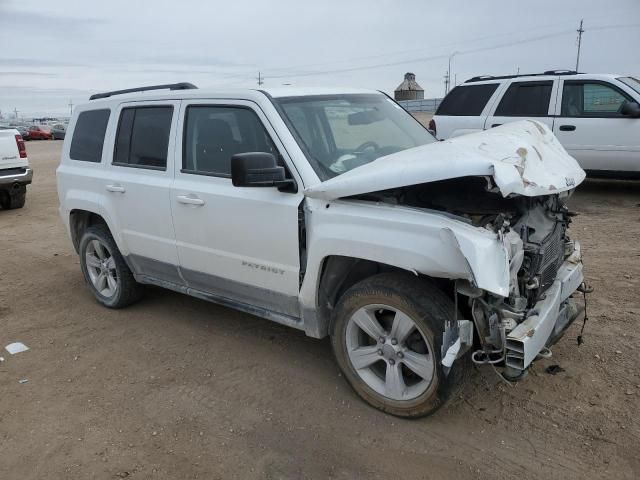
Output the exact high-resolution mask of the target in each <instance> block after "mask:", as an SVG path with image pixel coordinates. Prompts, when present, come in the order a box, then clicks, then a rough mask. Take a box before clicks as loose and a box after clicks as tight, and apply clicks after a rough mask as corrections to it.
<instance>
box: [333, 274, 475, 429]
mask: <svg viewBox="0 0 640 480" xmlns="http://www.w3.org/2000/svg"><path fill="white" fill-rule="evenodd" d="M454 308H455V306H454V304H453V302H452V301H451V300H450V299H449V298H448V297H447V296H446V295H445V294H444V293H443V292H442V291H441V290H440V289H438V288H437V287H436V286H435V285H434V284H432V283H431V282H429V281H426V280H424V279H420V278H416V277H413V276H410V275H408V274H403V273H383V274H379V275H375V276H373V277H370V278H367V279H365V280H363V281H361V282H359V283H357V284H356V285H354V286H353V287H351V288H350V289H349V290H347V291H346V292H345V293H344V295H343V296H342V297H341V298H340V301H339V302H338V305H337V307H336V312H335V321H334V323H333V326H332V334H331V343H332V346H333V351H334V354H335V356H336V360H337V362H338V365H339V367H340V369H341V370H342V372H343V374H344V376H345V378H346V380H347V381H348V382H349V384H350V385H351V386H352V387H353V389H354V390H355V391H356V393H357V394H358V395H359V396H360V397H361V398H362V399H363V400H365V401H366V402H367V403H369V404H370V405H372V406H374V407H375V408H377V409H379V410H382V411H384V412H387V413H390V414H392V415H396V416H399V417H408V418H415V417H422V416H425V415H430V414H432V413H433V412H435V411H436V410H437V409H438V408H440V407H441V406H442V405H444V404H445V403H446V401H447V400H448V399H449V398H450V397H451V396H452V395H453V394H455V393H456V392H457V390H458V388H459V387H460V386H461V385H462V384H463V383H464V380H465V379H466V376H467V375H468V373H469V372H470V361H469V360H470V357H469V355H465V356H463V357H462V358H459V359H458V360H456V361H455V362H454V364H453V366H452V367H451V369H450V370H449V372H448V374H445V370H444V368H443V366H442V363H441V348H442V336H443V333H444V328H445V324H446V322H447V321H450V320H453V319H454ZM363 327H364V328H363ZM375 337H379V338H377V339H376V338H375ZM396 337H397V338H396Z"/></svg>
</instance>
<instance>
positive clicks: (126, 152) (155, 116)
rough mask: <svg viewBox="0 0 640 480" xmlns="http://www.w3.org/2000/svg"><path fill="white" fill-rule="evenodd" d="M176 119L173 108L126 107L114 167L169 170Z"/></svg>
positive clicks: (120, 126) (119, 127)
mask: <svg viewBox="0 0 640 480" xmlns="http://www.w3.org/2000/svg"><path fill="white" fill-rule="evenodd" d="M172 117H173V107H170V106H168V107H165V106H163V107H136V108H124V109H123V110H122V113H120V122H119V124H118V133H117V135H116V146H115V152H114V154H113V164H114V165H121V166H129V167H140V168H152V169H157V170H166V169H167V151H168V149H169V132H170V131H171V119H172Z"/></svg>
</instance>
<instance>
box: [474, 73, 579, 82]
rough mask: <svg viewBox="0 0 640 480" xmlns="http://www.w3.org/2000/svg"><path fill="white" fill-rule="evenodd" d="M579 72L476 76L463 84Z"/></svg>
mask: <svg viewBox="0 0 640 480" xmlns="http://www.w3.org/2000/svg"><path fill="white" fill-rule="evenodd" d="M578 73H581V72H576V71H575V70H547V71H545V72H543V73H520V74H518V75H498V76H493V75H478V76H477V77H473V78H470V79H469V80H467V81H465V82H464V83H472V82H482V81H483V80H507V79H509V78H520V77H540V76H543V75H577V74H578Z"/></svg>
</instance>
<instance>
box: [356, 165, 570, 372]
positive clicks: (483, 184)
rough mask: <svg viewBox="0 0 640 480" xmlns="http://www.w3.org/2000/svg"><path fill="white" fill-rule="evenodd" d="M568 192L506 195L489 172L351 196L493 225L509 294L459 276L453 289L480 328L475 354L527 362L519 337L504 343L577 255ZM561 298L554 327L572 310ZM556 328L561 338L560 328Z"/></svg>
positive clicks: (482, 359)
mask: <svg viewBox="0 0 640 480" xmlns="http://www.w3.org/2000/svg"><path fill="white" fill-rule="evenodd" d="M569 195H570V192H563V193H560V194H551V195H545V196H538V197H526V196H521V195H512V196H508V197H507V198H505V197H503V196H502V194H501V192H500V190H499V189H498V188H497V187H496V186H495V185H494V184H493V182H492V179H491V177H462V178H454V179H448V180H442V181H437V182H431V183H428V184H421V185H413V186H407V187H402V188H397V189H392V190H386V191H382V192H375V193H370V194H366V195H360V196H358V197H357V198H359V199H363V200H365V199H366V200H369V201H372V200H373V201H378V202H384V203H391V204H395V205H402V206H408V207H415V208H420V209H428V210H435V211H439V212H446V214H448V215H452V216H455V217H456V218H457V219H459V220H461V221H465V222H468V223H470V224H472V225H474V226H476V227H480V228H486V229H488V230H491V231H493V232H494V233H495V234H496V236H497V237H498V238H499V239H501V240H502V242H503V244H504V245H505V247H506V249H507V251H508V254H509V259H510V260H509V273H510V282H509V296H508V298H504V297H500V296H496V295H492V294H489V293H487V292H485V291H483V290H481V289H479V288H476V287H474V286H473V285H471V283H469V282H464V281H462V282H460V281H458V282H457V283H458V287H457V292H458V294H459V295H460V298H464V297H467V299H468V305H467V306H468V308H469V309H470V312H469V314H470V316H471V318H472V319H473V322H474V323H475V326H476V330H477V332H478V337H479V341H480V346H481V349H480V350H477V351H476V352H474V354H473V357H472V358H473V360H474V361H475V362H476V363H480V364H482V363H490V364H494V365H498V366H505V367H508V368H509V367H511V368H512V369H515V370H524V369H525V368H526V366H528V364H526V362H525V361H524V359H525V356H526V355H525V353H526V352H524V351H523V352H519V351H515V350H520V349H521V346H520V345H516V343H517V342H515V343H514V345H516V346H515V347H514V349H515V350H514V351H512V352H509V351H508V349H507V344H508V342H507V337H508V335H509V333H510V332H511V331H513V330H514V329H515V328H517V327H518V325H520V324H522V323H523V322H524V321H525V320H526V319H527V318H529V317H533V316H535V315H536V314H537V311H536V308H535V307H536V305H537V304H538V303H539V302H541V301H543V300H544V299H545V292H547V290H548V289H549V288H550V287H551V286H552V285H553V283H554V281H555V280H556V277H557V275H558V271H559V269H560V267H561V265H562V264H563V262H565V261H566V260H567V259H568V258H569V257H571V256H572V255H577V256H578V258H577V260H576V261H579V246H578V247H577V249H576V244H574V242H572V241H571V240H570V239H569V238H568V236H567V227H568V226H569V223H570V222H571V217H572V215H573V214H572V213H571V212H570V211H569V210H568V208H567V207H566V206H565V201H566V199H567V198H568V197H569ZM576 251H577V252H578V253H577V254H575V253H574V252H576ZM562 302H563V303H562V305H561V307H560V312H561V313H562V312H564V316H565V317H566V319H567V321H566V325H564V324H563V322H562V319H561V321H560V324H559V325H558V326H557V328H560V329H561V330H562V331H564V328H566V326H568V324H570V323H571V321H572V320H573V319H574V318H575V317H576V316H577V314H578V311H577V308H576V307H575V306H574V305H573V304H572V302H570V300H569V299H563V301H562ZM461 307H462V306H461ZM556 333H558V335H557V338H559V336H560V334H561V333H562V332H556ZM553 337H554V335H551V336H550V337H549V339H548V341H547V342H546V345H544V346H546V347H548V346H550V345H551V344H552V343H553V341H554V340H557V338H553ZM545 340H547V339H545ZM512 343H513V342H512ZM522 350H524V347H522ZM508 353H510V355H511V356H512V357H513V356H514V355H515V357H513V358H515V361H511V362H509V361H507V359H508ZM536 353H537V352H536ZM521 354H522V355H521ZM520 356H521V357H522V358H520ZM516 357H517V358H516ZM513 358H512V360H513ZM514 367H515V368H514ZM512 373H513V372H512ZM514 376H517V373H516V374H514Z"/></svg>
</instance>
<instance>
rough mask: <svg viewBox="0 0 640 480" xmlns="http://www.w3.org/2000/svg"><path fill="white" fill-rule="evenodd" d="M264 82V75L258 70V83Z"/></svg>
mask: <svg viewBox="0 0 640 480" xmlns="http://www.w3.org/2000/svg"><path fill="white" fill-rule="evenodd" d="M263 83H264V77H263V76H262V73H260V72H258V85H262V84H263Z"/></svg>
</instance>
